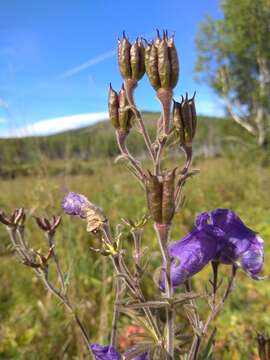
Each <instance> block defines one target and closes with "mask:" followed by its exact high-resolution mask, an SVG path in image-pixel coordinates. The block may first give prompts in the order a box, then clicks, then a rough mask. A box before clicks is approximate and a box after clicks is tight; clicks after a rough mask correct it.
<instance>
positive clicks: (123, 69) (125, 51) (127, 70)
mask: <svg viewBox="0 0 270 360" xmlns="http://www.w3.org/2000/svg"><path fill="white" fill-rule="evenodd" d="M130 48H131V44H130V42H129V41H128V39H127V37H126V35H125V33H123V38H122V39H121V40H120V39H118V65H119V70H120V73H121V75H122V77H123V78H124V79H129V78H131V66H130Z"/></svg>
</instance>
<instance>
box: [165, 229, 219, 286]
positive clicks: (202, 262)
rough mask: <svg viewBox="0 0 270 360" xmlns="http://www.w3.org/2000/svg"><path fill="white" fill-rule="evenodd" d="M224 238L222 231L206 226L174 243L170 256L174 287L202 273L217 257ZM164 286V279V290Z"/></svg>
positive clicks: (170, 247)
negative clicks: (221, 240) (219, 242)
mask: <svg viewBox="0 0 270 360" xmlns="http://www.w3.org/2000/svg"><path fill="white" fill-rule="evenodd" d="M213 232H214V234H215V236H213ZM222 238H223V232H222V231H220V230H219V229H218V228H214V229H212V228H211V229H209V227H208V226H206V227H205V228H204V229H202V230H200V229H197V228H194V229H193V230H192V231H191V232H190V233H189V234H188V235H186V236H185V237H184V238H183V239H182V240H179V241H176V242H175V243H172V244H171V245H170V246H169V254H170V256H171V257H172V258H173V260H172V264H171V279H172V284H173V286H174V287H176V286H178V285H180V284H183V283H184V282H185V281H186V280H187V279H188V278H189V277H191V276H193V275H195V274H196V273H198V272H199V271H201V270H202V269H203V268H204V267H205V266H206V265H207V264H208V262H209V261H210V260H212V259H213V258H214V257H215V255H216V253H217V249H218V241H219V239H222ZM217 240H218V241H217ZM164 286H165V284H164V277H163V279H162V280H161V284H160V287H161V289H162V290H164Z"/></svg>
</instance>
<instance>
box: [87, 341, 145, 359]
mask: <svg viewBox="0 0 270 360" xmlns="http://www.w3.org/2000/svg"><path fill="white" fill-rule="evenodd" d="M90 348H91V350H92V353H93V355H94V356H95V359H96V360H121V359H122V358H121V355H119V353H118V352H117V350H116V349H115V348H114V347H112V346H109V345H107V346H102V345H99V344H91V345H90ZM133 360H149V356H148V354H147V353H143V354H141V355H138V356H136V357H135V358H133Z"/></svg>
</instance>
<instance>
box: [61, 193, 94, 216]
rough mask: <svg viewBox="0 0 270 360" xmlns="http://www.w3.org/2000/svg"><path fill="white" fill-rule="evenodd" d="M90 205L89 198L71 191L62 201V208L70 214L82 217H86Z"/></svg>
mask: <svg viewBox="0 0 270 360" xmlns="http://www.w3.org/2000/svg"><path fill="white" fill-rule="evenodd" d="M89 205H90V202H89V200H88V199H87V197H86V196H84V195H82V194H78V193H75V192H73V191H70V192H69V193H68V194H67V195H66V196H65V197H64V200H63V202H62V208H63V209H64V211H65V213H66V214H68V215H78V216H80V217H82V218H85V217H86V209H87V207H88V206H89Z"/></svg>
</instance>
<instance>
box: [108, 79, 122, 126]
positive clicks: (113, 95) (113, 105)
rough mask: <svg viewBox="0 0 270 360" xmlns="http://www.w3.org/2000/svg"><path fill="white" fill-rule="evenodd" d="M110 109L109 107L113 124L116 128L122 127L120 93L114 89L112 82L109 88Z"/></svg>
mask: <svg viewBox="0 0 270 360" xmlns="http://www.w3.org/2000/svg"><path fill="white" fill-rule="evenodd" d="M108 109H109V117H110V120H111V123H112V125H113V126H114V128H115V129H119V128H120V124H119V114H118V110H119V101H118V94H117V92H116V91H115V90H113V88H112V86H111V84H110V88H109V96H108Z"/></svg>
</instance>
